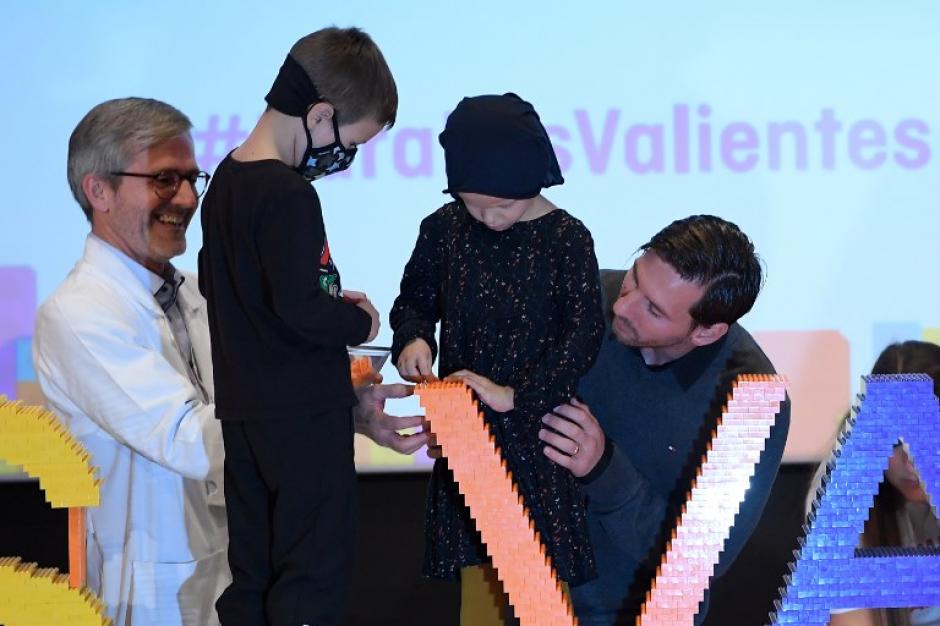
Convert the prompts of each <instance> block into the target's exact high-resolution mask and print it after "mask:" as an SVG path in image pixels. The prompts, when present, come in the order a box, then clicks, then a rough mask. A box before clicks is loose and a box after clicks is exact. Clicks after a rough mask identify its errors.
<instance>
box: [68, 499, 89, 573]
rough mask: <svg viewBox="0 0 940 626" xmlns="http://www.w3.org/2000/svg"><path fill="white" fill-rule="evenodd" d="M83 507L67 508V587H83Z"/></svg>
mask: <svg viewBox="0 0 940 626" xmlns="http://www.w3.org/2000/svg"><path fill="white" fill-rule="evenodd" d="M85 542H86V536H85V507H76V506H73V507H70V508H69V587H71V588H72V589H80V588H81V587H84V586H85V576H86V571H85V568H86V567H87V563H86V560H85Z"/></svg>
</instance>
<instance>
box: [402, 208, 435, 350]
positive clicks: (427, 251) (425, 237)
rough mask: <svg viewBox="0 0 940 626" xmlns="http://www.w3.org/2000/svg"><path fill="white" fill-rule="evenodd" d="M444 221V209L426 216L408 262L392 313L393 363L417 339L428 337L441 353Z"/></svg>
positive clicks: (432, 348)
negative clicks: (438, 333)
mask: <svg viewBox="0 0 940 626" xmlns="http://www.w3.org/2000/svg"><path fill="white" fill-rule="evenodd" d="M443 245H444V243H443V225H442V223H441V220H440V211H438V212H435V213H433V214H431V215H429V216H428V217H426V218H424V220H422V222H421V228H420V230H419V232H418V240H417V242H416V243H415V247H414V250H413V251H412V253H411V258H410V259H409V260H408V263H407V264H406V265H405V272H404V274H403V275H402V278H401V289H400V290H399V295H398V297H397V298H395V303H394V304H393V305H392V310H391V313H390V314H389V322H390V324H391V326H392V332H393V338H392V363H397V362H398V357H399V355H400V354H401V351H402V350H404V348H405V346H407V345H408V344H409V343H410V342H411V341H413V340H414V339H418V338H420V339H424V340H425V341H426V342H427V344H428V346H430V347H431V356H432V358H436V357H437V341H436V340H435V338H434V335H435V332H434V331H435V327H436V325H437V323H438V321H440V319H441V310H442V305H441V302H440V297H441V292H440V290H441V285H442V282H443V281H442V277H441V274H442V271H443V269H442V268H443V262H442V258H443V250H442V247H443Z"/></svg>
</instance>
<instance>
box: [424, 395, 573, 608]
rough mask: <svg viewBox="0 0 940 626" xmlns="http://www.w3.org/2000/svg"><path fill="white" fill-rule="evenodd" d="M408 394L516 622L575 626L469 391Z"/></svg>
mask: <svg viewBox="0 0 940 626" xmlns="http://www.w3.org/2000/svg"><path fill="white" fill-rule="evenodd" d="M415 394H416V395H418V396H419V398H420V400H421V406H422V407H424V409H425V413H426V418H427V421H428V423H429V425H430V428H431V432H432V433H433V434H434V435H435V437H436V438H437V442H438V444H439V445H440V446H441V449H442V451H443V453H444V456H446V457H447V464H448V467H450V469H451V471H452V472H453V474H454V479H455V480H456V481H457V485H458V488H459V489H460V492H461V493H462V494H463V495H464V500H465V502H466V504H467V507H468V508H469V509H470V515H471V516H472V517H473V519H474V520H475V521H476V527H477V530H478V531H479V532H480V537H481V539H482V541H483V544H484V545H485V546H486V549H487V553H488V554H489V555H490V558H491V560H492V562H493V567H494V568H495V569H496V573H497V577H498V578H499V579H500V580H501V581H502V582H503V589H504V590H505V592H506V595H507V596H508V597H509V601H510V602H511V603H512V605H513V607H514V609H515V615H516V617H517V618H518V620H519V623H520V624H522V625H523V626H573V625H576V624H577V620H576V618H575V617H574V616H573V612H572V610H571V606H570V605H569V604H568V601H567V599H566V598H565V596H564V594H563V593H562V591H561V585H560V583H559V581H558V578H557V576H556V574H555V572H554V570H553V569H552V567H551V564H550V562H549V560H548V557H547V556H546V554H545V547H544V546H543V545H542V543H541V540H540V538H539V535H538V532H537V531H536V530H535V529H534V526H533V524H532V520H531V519H530V518H529V515H528V512H527V511H526V509H525V507H524V505H523V503H522V498H521V497H520V495H519V494H518V493H517V491H516V487H515V485H514V484H513V480H512V475H511V474H510V473H509V472H508V471H507V469H506V463H505V461H504V460H503V458H502V457H501V455H500V453H499V449H498V448H497V447H496V445H495V442H494V440H493V437H492V435H491V434H490V432H489V429H488V428H487V427H486V423H485V422H484V421H483V416H482V414H481V413H480V412H479V408H478V407H477V403H476V401H475V400H474V399H473V396H472V395H471V392H470V389H469V388H468V387H467V386H466V385H464V384H463V383H452V382H431V383H424V384H420V385H418V386H417V387H416V388H415Z"/></svg>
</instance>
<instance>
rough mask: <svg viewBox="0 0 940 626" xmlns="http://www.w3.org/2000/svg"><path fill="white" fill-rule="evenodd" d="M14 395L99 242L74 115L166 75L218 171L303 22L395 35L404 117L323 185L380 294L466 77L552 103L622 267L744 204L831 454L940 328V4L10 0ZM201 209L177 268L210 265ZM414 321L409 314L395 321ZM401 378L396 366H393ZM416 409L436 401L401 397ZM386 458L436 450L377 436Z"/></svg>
mask: <svg viewBox="0 0 940 626" xmlns="http://www.w3.org/2000/svg"><path fill="white" fill-rule="evenodd" d="M0 16H2V20H0V24H2V26H0V31H2V37H0V55H2V58H3V75H2V76H3V84H4V97H3V98H2V99H0V117H2V119H3V121H4V130H3V150H2V151H0V172H2V173H3V180H4V182H5V184H4V190H3V197H2V200H0V204H2V207H0V226H2V228H0V233H2V235H0V236H2V245H0V301H2V303H3V307H2V310H0V393H4V394H6V395H8V396H14V397H20V398H22V399H24V400H27V401H38V396H37V389H36V385H35V375H34V373H33V371H32V367H31V365H30V359H29V346H30V337H31V334H32V330H31V329H32V320H33V315H34V311H35V307H36V305H37V302H41V301H42V299H43V298H45V297H46V296H48V294H49V293H50V292H51V291H52V289H53V288H54V287H55V286H56V285H57V284H58V283H59V282H60V281H61V280H62V279H63V277H64V276H65V274H66V273H67V272H68V270H69V269H70V267H71V266H72V264H73V263H74V261H75V260H76V259H77V258H78V256H79V255H80V253H81V250H82V245H83V241H84V235H85V233H86V231H87V224H86V222H85V218H84V216H83V215H82V213H81V211H80V210H79V208H78V206H77V205H76V203H75V202H74V201H73V199H72V198H71V196H70V194H69V190H68V186H67V184H66V178H65V159H66V149H67V141H68V136H69V133H70V132H71V130H72V129H73V128H74V126H75V124H76V123H77V122H78V121H79V119H80V118H81V117H82V116H83V115H84V114H85V112H87V111H88V109H90V108H91V107H92V106H94V105H95V104H97V103H98V102H100V101H102V100H105V99H109V98H115V97H122V96H131V95H133V96H149V97H154V98H159V99H162V100H165V101H167V102H170V103H171V104H173V105H175V106H177V107H178V108H180V109H181V110H183V111H184V112H185V113H187V114H188V115H189V116H190V118H191V119H192V121H193V124H194V137H195V146H196V154H197V157H198V159H199V162H200V165H201V166H202V167H203V168H204V169H207V170H209V171H210V172H211V171H212V170H213V169H214V168H215V166H216V165H217V164H218V162H219V161H220V160H221V159H222V157H223V156H224V155H225V154H226V153H227V151H229V150H231V149H232V148H233V147H234V146H236V145H238V143H239V142H240V141H241V140H242V139H243V138H244V137H245V136H246V134H247V132H248V131H249V130H250V128H251V127H252V125H253V123H254V121H255V120H256V119H257V117H258V116H259V115H260V114H261V112H262V111H263V109H264V101H263V96H264V94H265V93H266V92H267V89H268V88H269V87H270V85H271V81H272V79H273V78H274V76H275V74H276V72H277V69H278V67H279V66H280V64H281V62H282V60H283V58H284V55H285V54H286V53H287V51H288V49H289V48H290V46H291V44H292V43H293V42H294V41H295V40H296V39H297V38H299V37H300V36H302V35H304V34H307V33H308V32H311V31H313V30H316V29H318V28H321V27H323V26H327V25H332V24H336V25H340V26H348V25H357V26H361V27H363V28H364V29H366V30H367V31H368V32H369V33H370V34H372V35H373V37H374V38H375V40H376V41H377V42H378V44H379V45H380V46H381V48H382V49H383V51H384V53H385V55H386V58H387V60H388V62H389V64H390V66H391V68H392V70H393V72H394V73H395V77H396V80H397V81H398V88H399V93H400V109H399V115H398V122H397V123H396V124H395V126H394V127H393V128H392V129H391V130H389V131H388V132H385V133H383V134H382V135H380V136H379V137H378V138H376V139H375V140H374V141H373V142H372V143H370V144H368V145H367V146H365V147H364V148H362V149H361V151H360V154H359V156H358V158H357V160H356V162H355V164H354V165H353V167H352V168H351V169H350V171H349V172H348V173H346V174H344V175H342V176H334V177H331V178H329V179H327V180H325V181H323V182H322V183H318V185H317V188H318V191H319V193H320V194H321V196H322V199H323V205H324V207H325V217H326V222H327V228H328V232H329V235H330V243H331V248H332V250H333V253H334V257H335V258H336V260H337V262H338V264H339V267H340V270H341V272H342V274H343V280H344V284H345V285H347V286H348V287H349V288H352V289H357V290H363V291H366V292H367V293H368V294H369V295H370V296H371V297H372V299H373V301H374V302H375V303H376V304H377V306H378V307H379V309H380V310H381V311H382V312H383V315H387V312H388V310H389V308H390V306H391V303H392V301H393V299H394V297H395V295H396V294H397V287H398V281H399V279H400V277H401V271H402V268H403V266H404V263H405V261H406V259H407V256H408V254H409V252H410V250H411V248H412V245H413V243H414V240H415V237H416V234H417V229H418V224H419V221H420V220H421V218H422V217H423V216H424V215H426V214H428V213H429V212H431V211H432V210H434V209H435V208H437V207H438V206H440V205H441V204H442V203H443V202H444V201H445V200H447V198H446V197H445V196H444V195H442V194H441V189H442V188H443V187H444V183H445V178H444V163H443V154H442V151H441V149H440V147H439V145H438V143H437V134H438V133H439V132H440V130H441V128H442V126H443V123H444V119H445V117H446V115H447V113H448V112H449V111H450V110H451V109H452V108H453V107H454V105H455V104H456V103H457V102H458V101H459V100H460V98H462V97H463V96H467V95H477V94H484V93H502V92H506V91H513V92H516V93H518V94H520V95H521V96H522V97H524V98H526V99H528V100H530V101H531V102H533V103H534V104H535V106H536V108H537V110H538V111H539V112H540V114H541V116H542V119H543V121H544V123H545V125H546V126H547V127H548V129H549V132H550V134H551V136H552V139H553V141H554V144H555V148H556V151H557V154H558V157H559V161H560V162H561V165H562V168H563V170H564V175H565V178H566V180H567V182H566V184H565V185H564V186H563V187H560V188H554V189H551V190H550V191H549V192H548V193H547V195H548V196H549V197H550V198H551V199H552V200H553V201H554V202H555V203H556V204H558V205H559V206H561V207H563V208H565V209H567V210H568V211H570V212H571V213H573V214H574V215H576V216H577V217H579V218H581V219H582V220H583V221H584V222H585V223H586V224H587V225H588V227H589V228H590V229H591V231H592V232H593V234H594V238H595V242H596V247H597V255H598V258H599V260H600V262H601V265H602V266H605V267H615V268H622V267H625V266H627V265H629V263H630V262H631V258H632V256H633V254H634V251H635V250H636V249H637V247H638V246H639V245H641V244H642V243H643V242H645V241H646V240H647V239H648V238H649V236H650V235H652V234H653V233H654V232H655V231H657V230H658V229H660V228H661V227H662V226H664V225H665V224H667V223H668V222H670V221H671V220H673V219H676V218H680V217H684V216H687V215H690V214H693V213H702V212H709V213H715V214H718V215H720V216H722V217H725V218H727V219H730V220H732V221H734V222H736V223H738V224H739V225H740V226H741V227H742V228H743V229H744V230H745V231H746V232H747V233H749V234H750V235H751V236H752V238H753V239H754V241H755V242H756V245H757V249H758V251H759V252H760V254H761V256H762V257H763V259H764V260H765V262H766V266H767V284H766V288H765V290H764V293H763V295H762V296H761V298H760V299H759V300H758V303H757V306H756V308H755V310H754V311H753V312H752V313H750V314H749V315H748V316H747V317H746V318H745V320H744V323H745V325H746V326H747V327H748V328H749V329H751V330H752V331H755V334H757V335H758V338H759V340H760V341H761V343H762V344H763V345H764V346H765V348H766V349H767V351H768V352H769V353H770V354H771V357H772V358H773V359H774V360H775V362H777V364H778V367H779V369H781V370H782V372H783V373H785V374H787V375H788V376H789V377H790V379H791V395H792V396H793V401H794V427H793V437H792V440H791V442H790V445H789V446H788V449H787V458H788V459H789V460H812V459H818V458H822V456H823V455H824V454H826V453H827V451H828V447H829V445H830V443H831V441H832V436H833V435H834V433H835V429H836V424H837V421H838V418H839V417H841V415H842V412H843V411H844V410H845V408H847V406H848V403H849V399H850V397H851V395H852V393H853V391H854V389H853V388H854V387H855V383H854V382H853V381H857V380H858V375H859V374H862V373H864V372H866V371H867V370H868V369H869V367H870V365H871V363H872V361H873V359H874V357H875V355H876V354H877V353H878V352H879V351H880V350H881V348H883V347H884V345H885V344H886V343H887V342H889V341H892V340H897V339H907V338H928V339H935V338H937V337H938V333H940V328H938V327H940V290H937V289H936V286H935V280H934V274H933V272H934V271H935V270H936V268H938V267H940V246H938V245H937V236H938V235H937V233H938V230H940V228H938V227H940V217H938V211H937V205H938V198H940V176H938V159H940V155H938V148H940V141H938V138H940V82H938V81H937V80H936V59H937V58H938V52H940V43H938V42H940V40H938V38H937V35H936V34H937V32H940V6H938V5H937V4H936V3H933V2H930V1H928V0H922V1H914V2H907V3H903V4H897V3H884V2H869V1H862V2H848V1H845V2H828V3H818V2H809V1H803V0H795V1H793V2H788V3H785V5H780V6H779V7H774V8H763V9H760V8H757V7H755V5H754V4H753V3H749V2H721V3H705V4H702V3H688V2H663V3H653V4H650V3H639V2H601V3H593V4H592V3H588V4H584V3H581V4H578V3H555V2H540V3H532V2H505V1H503V2H493V1H491V0H478V1H477V2H475V3H469V4H468V3H462V4H461V3H441V2H430V1H415V2H377V1H371V2H355V3H322V2H317V3H312V2H297V1H290V0H285V1H282V2H278V3H275V4H268V5H265V4H262V3H257V2H209V3H192V2H181V1H177V0H166V1H164V2H161V3H158V4H153V3H118V2H104V1H102V2H94V1H90V2H81V3H73V2H64V1H62V2H34V3H6V4H4V6H3V7H2V8H0ZM201 237H202V233H201V232H200V229H199V224H198V219H197V220H195V221H194V223H193V225H192V226H191V228H190V232H189V242H190V243H189V249H188V251H187V252H186V254H185V256H184V257H182V259H181V260H180V263H179V265H180V266H182V267H183V268H186V269H195V259H196V253H197V251H198V250H199V247H200V242H201ZM390 339H391V336H390V332H389V329H388V327H387V317H386V325H385V328H383V330H382V333H381V334H380V335H379V338H378V341H377V342H376V343H379V344H388V343H389V342H390ZM384 373H385V374H386V377H387V379H389V380H394V379H395V378H396V376H395V374H394V370H393V368H391V366H387V367H386V369H385V371H384ZM394 410H396V411H398V412H401V413H406V412H411V411H416V410H417V404H416V403H414V404H408V403H403V404H400V405H399V406H397V407H395V409H394ZM358 455H359V462H360V467H361V468H363V469H370V468H371V469H375V468H379V469H389V468H392V469H395V468H397V469H410V468H416V467H426V466H427V460H426V459H425V458H424V455H423V454H420V453H419V454H418V455H417V456H416V457H414V458H404V457H399V456H398V455H395V454H392V453H390V452H387V451H382V450H378V449H376V448H374V447H371V446H368V445H366V444H365V443H364V442H360V443H359V444H358Z"/></svg>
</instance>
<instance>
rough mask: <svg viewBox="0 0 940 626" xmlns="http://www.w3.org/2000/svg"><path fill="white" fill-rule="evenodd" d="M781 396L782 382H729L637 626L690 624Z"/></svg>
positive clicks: (757, 378) (753, 378) (759, 378)
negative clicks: (730, 386) (723, 404)
mask: <svg viewBox="0 0 940 626" xmlns="http://www.w3.org/2000/svg"><path fill="white" fill-rule="evenodd" d="M785 397H786V381H785V380H784V378H783V377H781V376H770V375H744V376H739V377H738V379H737V380H736V381H735V383H734V389H733V391H732V394H731V397H729V399H728V403H727V405H726V407H725V408H724V409H723V410H722V416H721V419H720V420H719V423H718V427H717V428H716V429H715V430H714V431H713V432H712V441H711V442H710V445H709V446H708V447H707V448H708V452H707V453H706V455H705V457H704V459H703V460H702V463H701V465H700V466H699V468H698V470H697V472H696V478H695V480H693V484H692V491H691V492H690V494H689V496H688V498H687V500H686V503H685V505H684V506H683V509H682V514H681V515H680V517H679V520H678V522H677V523H676V528H675V529H674V530H673V533H672V540H671V541H670V542H669V544H668V545H667V548H666V554H665V555H664V556H663V559H662V562H661V563H660V565H659V567H658V568H657V570H656V578H655V579H654V581H653V584H652V587H651V589H650V592H649V594H647V598H646V602H645V603H644V605H643V607H642V609H641V612H640V617H639V618H638V620H637V624H638V625H639V626H692V624H693V623H694V620H695V614H696V613H697V611H698V605H699V603H700V602H701V601H702V600H703V599H704V597H705V590H706V589H707V588H708V583H709V579H710V578H711V576H712V574H713V573H714V569H715V566H716V565H717V564H718V559H719V557H720V556H721V551H722V549H723V548H724V542H725V541H726V540H727V539H728V536H729V534H730V533H731V526H732V525H733V524H734V516H735V515H737V513H738V510H739V508H740V503H741V502H742V501H743V500H744V495H745V492H746V491H747V488H748V486H749V485H750V479H751V476H752V475H753V474H754V470H755V468H756V466H757V462H758V460H759V458H760V453H761V451H762V450H763V449H764V442H765V441H766V439H767V437H769V436H770V427H771V426H773V424H774V421H775V420H776V416H777V412H778V411H779V410H780V403H781V402H783V400H784V398H785ZM755 408H756V409H758V410H757V411H754V410H752V409H755ZM729 503H734V504H733V505H731V506H729Z"/></svg>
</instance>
